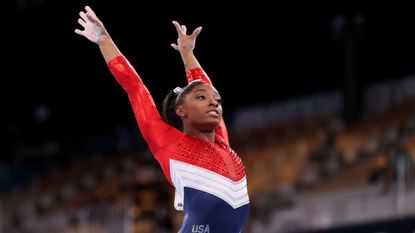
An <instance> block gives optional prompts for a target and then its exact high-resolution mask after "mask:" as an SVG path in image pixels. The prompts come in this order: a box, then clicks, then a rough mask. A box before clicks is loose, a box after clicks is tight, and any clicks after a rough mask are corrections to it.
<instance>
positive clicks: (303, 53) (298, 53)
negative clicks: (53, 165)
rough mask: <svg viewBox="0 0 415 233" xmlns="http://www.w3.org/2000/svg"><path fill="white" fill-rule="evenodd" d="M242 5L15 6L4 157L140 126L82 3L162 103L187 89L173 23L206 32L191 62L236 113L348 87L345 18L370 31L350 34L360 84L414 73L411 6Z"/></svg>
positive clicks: (22, 0) (6, 72)
mask: <svg viewBox="0 0 415 233" xmlns="http://www.w3.org/2000/svg"><path fill="white" fill-rule="evenodd" d="M175 2H177V4H176V3H175ZM242 2H243V1H241V2H238V3H234V4H228V3H226V4H227V5H224V3H222V4H220V3H215V2H211V1H203V2H195V3H189V2H182V1H174V2H173V3H163V2H147V3H142V2H140V1H127V0H118V1H74V0H73V1H69V0H67V1H63V2H62V1H52V0H32V1H30V0H18V1H16V2H15V5H14V7H12V8H6V9H3V10H6V14H3V16H4V18H5V19H4V20H3V23H4V25H3V27H2V30H3V33H2V37H4V38H3V41H4V43H5V44H3V45H4V46H5V48H3V50H5V51H3V59H5V60H6V61H5V62H4V60H3V62H2V63H3V64H6V66H5V67H4V68H3V75H2V76H3V78H2V85H1V86H2V93H3V96H4V97H3V101H2V102H3V103H4V104H3V106H2V107H3V111H4V115H5V117H6V118H5V120H3V121H2V132H5V138H6V140H5V145H6V148H9V150H6V151H7V152H9V153H10V154H11V155H12V154H13V152H12V151H13V149H12V147H11V146H10V145H13V144H14V143H15V140H19V141H21V142H27V143H31V142H36V140H42V138H48V137H49V138H53V137H56V138H65V137H67V136H68V135H71V137H86V136H88V135H97V134H100V133H106V132H109V131H111V130H113V129H114V127H115V126H116V125H118V124H120V123H121V124H130V125H131V124H133V123H134V116H133V114H132V111H131V110H130V106H129V102H128V99H127V97H126V95H125V93H124V91H123V90H122V88H121V87H120V86H119V85H118V84H117V83H116V81H115V80H114V79H113V78H112V76H111V75H110V73H109V72H108V70H107V68H106V65H105V62H104V60H103V58H102V57H101V55H100V53H99V50H98V47H97V46H96V45H95V44H93V43H92V42H89V41H88V40H87V39H86V38H83V37H81V36H78V35H76V34H75V33H74V29H75V28H81V27H80V26H79V25H78V23H77V19H78V13H79V11H80V10H82V9H83V7H84V6H85V5H86V4H88V5H90V6H91V7H92V8H93V9H94V10H95V12H96V14H97V15H98V17H100V19H101V20H102V21H103V22H104V24H105V25H106V28H107V30H108V31H109V32H110V34H111V35H112V37H113V39H114V41H115V42H116V43H117V44H118V47H119V48H120V49H121V51H122V52H123V53H124V54H125V55H126V56H127V57H128V58H129V60H130V62H131V63H132V64H133V66H134V67H135V68H136V70H137V71H138V73H139V74H140V75H141V77H142V78H143V80H144V82H145V84H146V85H147V86H148V88H149V90H150V91H151V92H152V93H153V96H154V98H155V102H156V103H157V104H158V105H159V104H160V103H161V101H162V98H163V97H164V95H165V94H166V93H167V92H168V90H170V89H172V88H174V87H175V86H177V85H180V86H183V85H185V80H184V69H183V65H182V63H181V60H180V56H179V54H178V53H177V52H176V51H175V50H173V49H172V48H171V47H170V43H172V42H175V40H176V32H175V29H174V27H173V25H172V24H171V20H177V21H179V22H180V23H183V24H186V25H187V26H188V30H189V31H192V30H193V29H194V28H195V27H196V26H199V25H201V26H203V27H204V28H203V30H202V33H201V34H200V36H199V37H198V40H197V45H196V49H195V54H196V55H197V57H198V58H199V61H200V62H201V64H202V65H203V67H204V68H205V70H206V71H207V72H208V74H209V75H210V77H211V79H212V80H213V82H214V83H215V86H216V87H217V89H218V90H219V91H220V92H221V94H222V96H223V99H224V101H225V104H224V109H225V112H227V113H228V114H229V113H232V112H234V111H235V110H237V109H238V108H242V107H246V106H252V105H255V104H260V103H268V102H271V101H279V100H284V99H289V98H293V97H295V96H304V95H307V94H311V93H315V92H319V91H322V90H333V89H339V88H342V86H343V83H344V81H343V80H344V78H343V77H344V75H343V74H344V69H343V62H344V60H343V50H342V46H341V45H342V43H341V41H339V40H335V39H334V37H333V30H332V22H333V19H334V18H335V17H336V16H338V15H344V16H345V17H346V19H347V20H348V22H349V23H351V22H354V23H355V25H356V23H359V22H360V23H363V24H360V25H361V27H360V28H359V27H358V26H356V28H357V29H358V30H357V31H356V30H351V31H353V35H355V36H356V37H355V38H357V39H356V52H357V53H356V58H357V59H356V61H355V62H356V63H355V64H356V67H357V69H356V75H357V77H358V80H359V82H360V83H361V84H362V85H368V84H370V83H373V82H378V81H384V80H393V79H394V78H398V77H400V76H402V75H406V74H412V73H415V61H414V54H415V45H414V41H415V37H414V31H415V13H413V8H412V7H410V6H408V5H409V4H408V5H403V4H399V3H395V2H394V3H389V4H384V5H381V4H378V3H376V4H375V3H373V5H365V6H363V5H354V6H350V5H335V4H329V5H322V4H323V3H321V4H320V5H313V4H311V3H293V4H289V5H281V4H280V3H278V2H275V3H261V2H259V1H245V2H246V3H242ZM264 2H265V1H264ZM267 2H270V1H267ZM349 32H350V31H349ZM42 106H44V107H46V108H47V109H48V112H49V114H48V115H47V116H48V117H47V118H46V119H45V120H44V121H43V122H39V120H36V119H37V118H36V117H35V112H36V111H35V110H36V109H38V108H39V107H42ZM40 124H41V126H39V125H40ZM10 154H7V153H6V156H10Z"/></svg>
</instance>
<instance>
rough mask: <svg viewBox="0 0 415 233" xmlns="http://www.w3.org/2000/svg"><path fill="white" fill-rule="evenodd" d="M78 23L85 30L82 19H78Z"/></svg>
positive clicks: (84, 23)
mask: <svg viewBox="0 0 415 233" xmlns="http://www.w3.org/2000/svg"><path fill="white" fill-rule="evenodd" d="M78 23H79V24H80V25H81V26H82V27H84V28H85V25H86V22H85V21H84V20H83V19H81V18H79V19H78Z"/></svg>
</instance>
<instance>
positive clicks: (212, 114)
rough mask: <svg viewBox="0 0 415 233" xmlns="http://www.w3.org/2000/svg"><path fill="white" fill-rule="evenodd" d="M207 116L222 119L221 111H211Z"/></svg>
mask: <svg viewBox="0 0 415 233" xmlns="http://www.w3.org/2000/svg"><path fill="white" fill-rule="evenodd" d="M207 114H208V115H209V116H213V117H220V113H219V111H218V110H215V109H214V110H210V111H208V112H207Z"/></svg>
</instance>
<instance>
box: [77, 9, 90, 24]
mask: <svg viewBox="0 0 415 233" xmlns="http://www.w3.org/2000/svg"><path fill="white" fill-rule="evenodd" d="M79 16H80V17H81V18H82V19H83V20H84V21H85V22H86V21H88V17H87V16H86V14H85V12H83V11H81V12H79Z"/></svg>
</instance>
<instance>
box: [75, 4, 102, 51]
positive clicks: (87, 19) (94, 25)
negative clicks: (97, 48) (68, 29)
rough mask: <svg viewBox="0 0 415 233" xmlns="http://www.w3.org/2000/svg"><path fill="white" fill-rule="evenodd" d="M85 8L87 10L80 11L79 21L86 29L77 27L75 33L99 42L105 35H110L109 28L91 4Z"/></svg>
mask: <svg viewBox="0 0 415 233" xmlns="http://www.w3.org/2000/svg"><path fill="white" fill-rule="evenodd" d="M85 10H86V12H84V11H81V12H79V16H80V17H81V18H79V19H78V23H79V24H80V25H81V26H82V27H83V28H84V30H79V29H75V33H76V34H79V35H82V36H85V37H86V38H88V39H89V40H90V41H92V42H94V43H97V44H99V42H100V41H101V40H102V38H103V37H105V36H109V35H108V33H107V30H106V29H105V27H104V25H103V24H102V22H101V20H99V19H98V17H97V16H96V15H95V13H94V11H93V10H92V9H91V8H90V7H89V6H86V7H85Z"/></svg>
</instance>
